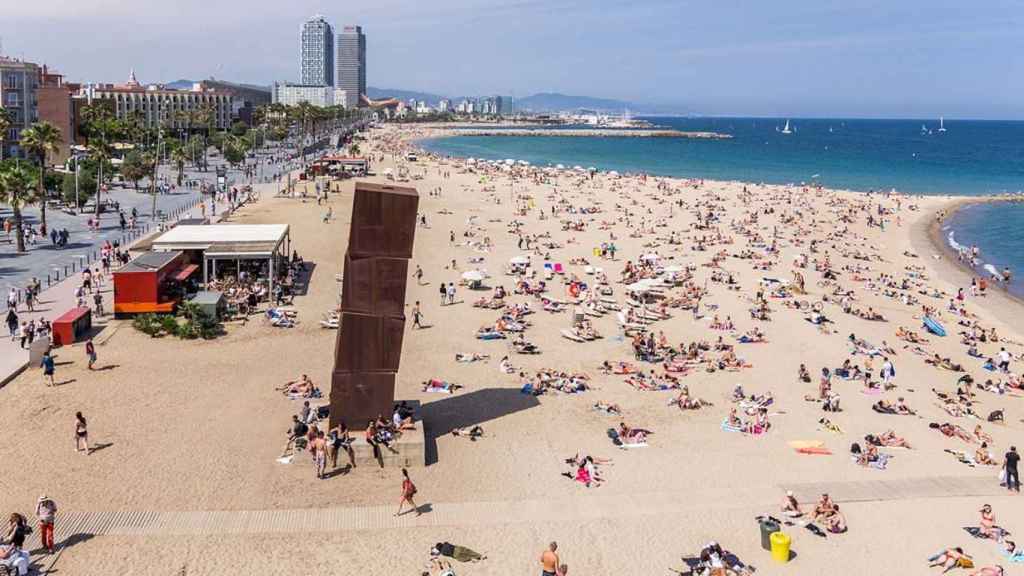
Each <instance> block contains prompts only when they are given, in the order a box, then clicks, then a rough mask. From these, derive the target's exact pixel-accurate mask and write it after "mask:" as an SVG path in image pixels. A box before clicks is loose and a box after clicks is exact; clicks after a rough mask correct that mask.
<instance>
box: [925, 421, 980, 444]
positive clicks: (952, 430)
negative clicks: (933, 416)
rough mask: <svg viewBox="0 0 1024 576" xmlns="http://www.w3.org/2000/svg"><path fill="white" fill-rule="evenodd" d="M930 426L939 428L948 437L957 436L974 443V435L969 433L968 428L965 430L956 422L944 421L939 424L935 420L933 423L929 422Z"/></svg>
mask: <svg viewBox="0 0 1024 576" xmlns="http://www.w3.org/2000/svg"><path fill="white" fill-rule="evenodd" d="M928 427H929V428H932V429H935V430H938V431H939V432H942V433H943V434H944V435H945V436H947V437H948V438H953V437H954V436H955V437H957V438H959V439H961V440H963V441H964V442H968V443H971V444H973V443H974V437H973V436H971V435H970V434H968V433H967V431H966V430H964V429H963V428H961V427H960V426H958V425H956V424H950V423H949V422H943V423H942V424H937V423H935V422H932V423H930V424H928Z"/></svg>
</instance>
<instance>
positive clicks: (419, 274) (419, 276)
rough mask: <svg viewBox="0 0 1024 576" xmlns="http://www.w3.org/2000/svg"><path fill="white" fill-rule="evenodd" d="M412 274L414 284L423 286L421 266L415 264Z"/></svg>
mask: <svg viewBox="0 0 1024 576" xmlns="http://www.w3.org/2000/svg"><path fill="white" fill-rule="evenodd" d="M414 276H416V285H417V286H423V268H421V267H420V266H419V264H417V265H416V272H415V274H414Z"/></svg>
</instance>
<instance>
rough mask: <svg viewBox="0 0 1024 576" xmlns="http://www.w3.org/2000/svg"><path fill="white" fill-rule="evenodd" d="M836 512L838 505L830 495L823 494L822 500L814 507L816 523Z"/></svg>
mask: <svg viewBox="0 0 1024 576" xmlns="http://www.w3.org/2000/svg"><path fill="white" fill-rule="evenodd" d="M835 511H836V504H835V502H833V501H832V498H831V497H829V495H828V494H822V495H821V499H820V500H818V503H817V504H816V505H815V506H814V521H815V522H818V521H819V520H821V519H824V518H826V517H828V516H830V515H832V514H833V513H834V512H835Z"/></svg>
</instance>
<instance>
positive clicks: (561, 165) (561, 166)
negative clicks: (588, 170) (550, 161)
mask: <svg viewBox="0 0 1024 576" xmlns="http://www.w3.org/2000/svg"><path fill="white" fill-rule="evenodd" d="M555 168H558V169H559V170H565V164H558V165H557V166H555Z"/></svg>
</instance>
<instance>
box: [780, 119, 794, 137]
mask: <svg viewBox="0 0 1024 576" xmlns="http://www.w3.org/2000/svg"><path fill="white" fill-rule="evenodd" d="M792 133H793V130H792V129H790V127H789V120H786V125H785V126H784V127H783V128H782V134H792Z"/></svg>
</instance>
